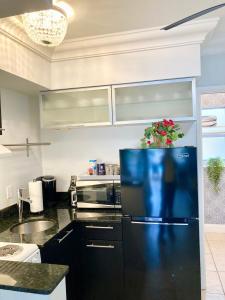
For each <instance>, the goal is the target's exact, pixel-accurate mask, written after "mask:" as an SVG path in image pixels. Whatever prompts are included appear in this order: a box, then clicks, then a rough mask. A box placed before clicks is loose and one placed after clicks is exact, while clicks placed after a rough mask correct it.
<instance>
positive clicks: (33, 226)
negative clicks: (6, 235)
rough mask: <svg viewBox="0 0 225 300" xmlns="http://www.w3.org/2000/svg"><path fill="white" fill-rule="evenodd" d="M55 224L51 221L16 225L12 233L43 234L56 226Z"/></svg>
mask: <svg viewBox="0 0 225 300" xmlns="http://www.w3.org/2000/svg"><path fill="white" fill-rule="evenodd" d="M55 225H56V224H55V222H54V221H51V220H38V221H28V222H25V223H21V224H16V225H14V226H13V227H11V228H10V231H11V232H12V233H18V234H32V233H35V232H42V231H45V230H48V229H50V228H52V227H53V226H55Z"/></svg>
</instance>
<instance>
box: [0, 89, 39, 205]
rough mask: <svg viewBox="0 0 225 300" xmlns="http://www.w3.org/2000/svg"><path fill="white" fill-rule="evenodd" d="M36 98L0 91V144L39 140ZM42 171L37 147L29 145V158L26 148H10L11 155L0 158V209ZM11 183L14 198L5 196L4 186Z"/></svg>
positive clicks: (11, 200) (13, 201) (13, 200)
mask: <svg viewBox="0 0 225 300" xmlns="http://www.w3.org/2000/svg"><path fill="white" fill-rule="evenodd" d="M37 100H38V99H37V98H30V97H29V96H26V95H23V94H20V93H18V92H14V91H11V90H6V89H2V90H1V106H2V120H3V122H2V123H3V124H2V125H3V128H5V129H6V131H4V133H3V135H2V136H0V143H1V144H4V143H6V144H12V143H24V142H25V139H26V138H27V137H28V138H29V139H30V141H39V139H40V127H39V126H40V125H39V124H40V122H39V107H38V101H37ZM41 173H42V169H41V151H40V148H32V149H31V152H30V157H29V158H27V157H26V151H25V148H17V149H14V150H13V155H12V156H10V157H6V158H1V157H0V183H1V184H0V209H2V208H4V207H7V206H9V205H11V204H13V203H15V202H16V190H17V188H18V187H19V186H26V185H27V182H28V181H29V180H31V179H33V178H35V177H36V176H38V175H40V174H41ZM8 185H12V188H13V197H12V199H9V200H7V199H6V187H7V186H8Z"/></svg>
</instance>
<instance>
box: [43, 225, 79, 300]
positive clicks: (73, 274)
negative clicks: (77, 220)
mask: <svg viewBox="0 0 225 300" xmlns="http://www.w3.org/2000/svg"><path fill="white" fill-rule="evenodd" d="M40 250H41V259H42V262H43V263H49V264H61V265H68V266H69V273H68V275H67V276H66V293H67V300H79V299H80V284H81V283H80V273H81V266H80V237H79V227H78V226H76V224H74V223H71V224H70V225H68V226H67V227H66V228H65V229H63V230H62V231H61V232H60V233H59V234H57V235H56V236H54V237H53V238H52V239H51V240H50V241H48V242H47V243H46V244H45V245H44V247H42V248H41V249H40Z"/></svg>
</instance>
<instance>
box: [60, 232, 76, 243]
mask: <svg viewBox="0 0 225 300" xmlns="http://www.w3.org/2000/svg"><path fill="white" fill-rule="evenodd" d="M72 232H73V229H71V230H70V231H67V232H66V234H65V235H64V237H62V238H61V239H57V240H58V242H59V244H60V243H61V242H62V241H63V240H65V238H67V237H68V236H69V235H70V234H71V233H72Z"/></svg>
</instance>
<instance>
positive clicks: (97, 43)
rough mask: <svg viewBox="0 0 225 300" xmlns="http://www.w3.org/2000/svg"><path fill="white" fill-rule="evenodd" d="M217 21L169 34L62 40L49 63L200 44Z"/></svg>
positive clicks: (146, 31)
mask: <svg viewBox="0 0 225 300" xmlns="http://www.w3.org/2000/svg"><path fill="white" fill-rule="evenodd" d="M218 21H219V18H212V19H204V20H200V21H194V22H190V23H187V24H185V25H183V26H179V27H177V28H174V29H172V30H169V31H164V30H160V29H161V27H160V28H159V27H156V28H147V29H141V30H133V31H126V32H118V33H113V34H106V35H99V36H93V37H87V38H78V39H71V40H65V41H64V42H63V43H62V44H61V45H59V46H58V47H57V48H55V50H54V52H53V54H52V57H51V60H52V62H57V61H65V60H72V59H82V58H88V57H96V56H105V55H115V54H123V53H130V52H136V51H146V50H155V49H162V48H168V47H178V46H184V45H191V44H201V43H202V42H203V41H204V40H205V38H206V36H207V34H208V33H209V32H210V31H212V30H213V29H214V28H215V27H216V25H217V24H218Z"/></svg>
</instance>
